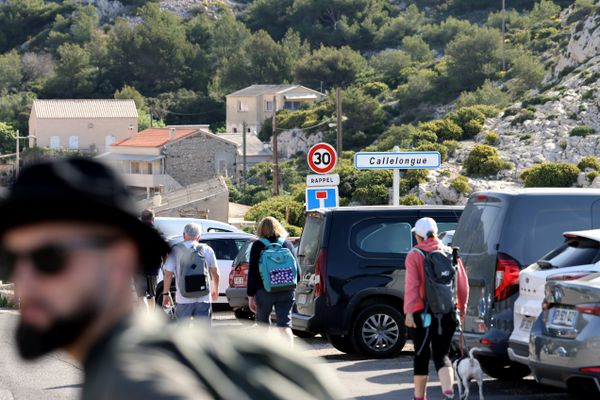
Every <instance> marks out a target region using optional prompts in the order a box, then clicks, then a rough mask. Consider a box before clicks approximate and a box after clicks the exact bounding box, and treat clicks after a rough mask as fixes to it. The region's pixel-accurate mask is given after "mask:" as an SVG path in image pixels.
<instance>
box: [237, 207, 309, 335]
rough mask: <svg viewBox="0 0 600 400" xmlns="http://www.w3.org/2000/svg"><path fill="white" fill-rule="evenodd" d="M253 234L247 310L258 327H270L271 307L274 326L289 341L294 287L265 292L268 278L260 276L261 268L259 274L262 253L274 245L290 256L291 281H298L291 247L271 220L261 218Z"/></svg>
mask: <svg viewBox="0 0 600 400" xmlns="http://www.w3.org/2000/svg"><path fill="white" fill-rule="evenodd" d="M256 235H257V236H258V238H259V240H257V241H255V242H254V243H253V244H252V247H251V249H250V261H249V266H248V287H247V294H248V305H249V307H250V310H251V311H252V312H254V313H255V314H256V322H258V323H262V324H270V320H271V312H272V311H273V308H275V317H276V325H277V327H278V328H279V329H280V330H281V331H282V333H283V334H284V335H285V336H287V337H288V338H289V339H290V340H292V338H293V335H292V329H291V327H292V318H291V317H292V307H293V306H294V301H295V285H294V284H292V285H290V286H289V287H286V288H284V289H283V290H271V291H268V290H267V288H266V287H265V281H264V280H265V279H269V278H268V277H265V276H263V275H264V274H265V272H264V267H263V271H262V274H261V263H265V262H266V260H265V258H264V257H263V256H264V255H265V251H267V250H268V247H267V246H269V247H270V244H276V245H275V246H276V247H277V246H279V247H280V248H282V249H286V251H289V253H290V257H291V259H290V261H293V262H294V263H296V264H295V266H294V267H292V269H293V268H295V271H294V274H295V275H296V276H295V277H292V278H295V279H294V280H295V281H296V282H297V280H298V277H297V275H298V268H297V262H296V259H295V258H294V256H293V254H294V249H293V247H292V246H291V245H290V244H289V243H288V242H287V241H286V240H285V239H286V238H287V237H288V233H287V231H286V230H285V228H284V227H283V226H282V225H281V223H280V222H279V221H278V220H277V219H275V218H273V217H266V218H263V219H262V220H261V221H260V222H259V224H258V228H257V230H256Z"/></svg>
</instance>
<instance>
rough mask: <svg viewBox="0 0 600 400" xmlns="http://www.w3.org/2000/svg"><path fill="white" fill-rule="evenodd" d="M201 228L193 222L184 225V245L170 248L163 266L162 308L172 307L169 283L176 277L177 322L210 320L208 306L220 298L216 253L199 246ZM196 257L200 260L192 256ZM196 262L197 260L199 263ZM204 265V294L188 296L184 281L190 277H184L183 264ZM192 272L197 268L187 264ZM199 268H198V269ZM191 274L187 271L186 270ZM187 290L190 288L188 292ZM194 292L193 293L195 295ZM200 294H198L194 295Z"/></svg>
mask: <svg viewBox="0 0 600 400" xmlns="http://www.w3.org/2000/svg"><path fill="white" fill-rule="evenodd" d="M199 240H200V227H199V226H198V225H196V224H194V223H190V224H187V225H186V226H185V227H184V229H183V242H181V243H179V244H177V245H175V246H173V250H172V251H171V254H169V257H167V260H166V261H165V264H164V269H165V277H164V282H163V307H166V308H168V307H170V306H171V295H170V288H171V281H172V280H173V278H175V287H176V289H177V290H176V292H175V305H176V307H175V316H176V317H177V319H178V320H183V319H186V318H187V319H194V318H208V319H210V318H211V317H212V306H211V303H212V302H214V301H217V300H218V299H219V280H220V276H219V267H218V266H217V258H216V256H215V252H214V251H213V249H211V248H210V247H209V246H207V245H205V244H201V243H199ZM194 254H198V256H199V258H196V259H194V258H192V257H191V256H192V255H194ZM198 260H199V261H198ZM196 261H198V262H199V263H206V267H207V269H208V275H209V276H204V280H205V282H204V284H205V285H206V288H207V289H206V291H207V292H208V293H207V294H204V295H202V294H201V293H200V292H201V291H200V292H198V291H195V292H193V293H191V294H189V295H188V294H186V288H185V287H184V286H186V283H185V282H190V280H191V279H193V277H191V276H183V274H185V273H186V272H185V271H184V269H185V268H186V265H185V264H186V263H188V264H190V263H194V262H196ZM190 267H192V269H194V270H196V268H197V267H200V268H202V267H203V266H195V265H194V264H190ZM200 268H198V269H200ZM188 271H190V270H188ZM188 290H189V289H188ZM194 293H196V294H194ZM197 294H199V295H197Z"/></svg>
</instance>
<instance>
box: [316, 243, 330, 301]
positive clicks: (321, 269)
mask: <svg viewBox="0 0 600 400" xmlns="http://www.w3.org/2000/svg"><path fill="white" fill-rule="evenodd" d="M326 274H327V250H325V249H321V250H319V255H318V256H317V264H316V265H315V297H318V296H320V295H322V294H327V285H326V281H325V279H326V278H325V276H326Z"/></svg>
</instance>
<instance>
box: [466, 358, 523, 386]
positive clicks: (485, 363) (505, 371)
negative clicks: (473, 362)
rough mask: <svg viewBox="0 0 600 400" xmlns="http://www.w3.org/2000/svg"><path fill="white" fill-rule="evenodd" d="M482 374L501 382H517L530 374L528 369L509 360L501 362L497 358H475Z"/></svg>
mask: <svg viewBox="0 0 600 400" xmlns="http://www.w3.org/2000/svg"><path fill="white" fill-rule="evenodd" d="M477 359H478V360H479V364H481V369H482V370H483V372H485V373H486V374H488V375H489V376H491V377H492V378H496V379H498V380H501V381H518V380H520V379H523V378H525V377H526V376H527V375H529V374H530V373H531V371H530V370H529V367H527V365H525V364H520V363H517V362H513V361H510V360H502V359H501V358H498V357H486V356H479V357H477Z"/></svg>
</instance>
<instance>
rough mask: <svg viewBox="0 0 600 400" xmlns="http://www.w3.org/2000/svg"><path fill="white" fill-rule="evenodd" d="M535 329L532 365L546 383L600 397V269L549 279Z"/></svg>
mask: <svg viewBox="0 0 600 400" xmlns="http://www.w3.org/2000/svg"><path fill="white" fill-rule="evenodd" d="M543 309H544V310H543V312H542V313H541V314H540V316H539V317H538V319H537V320H536V322H535V323H534V325H533V327H532V329H531V336H530V338H529V367H530V368H531V371H532V373H533V375H534V377H535V379H536V380H537V381H538V382H540V383H543V384H548V385H552V386H557V387H561V388H567V389H569V390H571V391H575V392H583V393H585V394H586V396H587V397H586V398H590V399H592V398H595V399H597V398H599V397H598V396H600V273H596V274H592V275H588V276H587V277H585V278H582V279H578V280H574V281H563V282H560V281H554V282H548V283H547V284H546V288H545V298H544V303H543Z"/></svg>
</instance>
